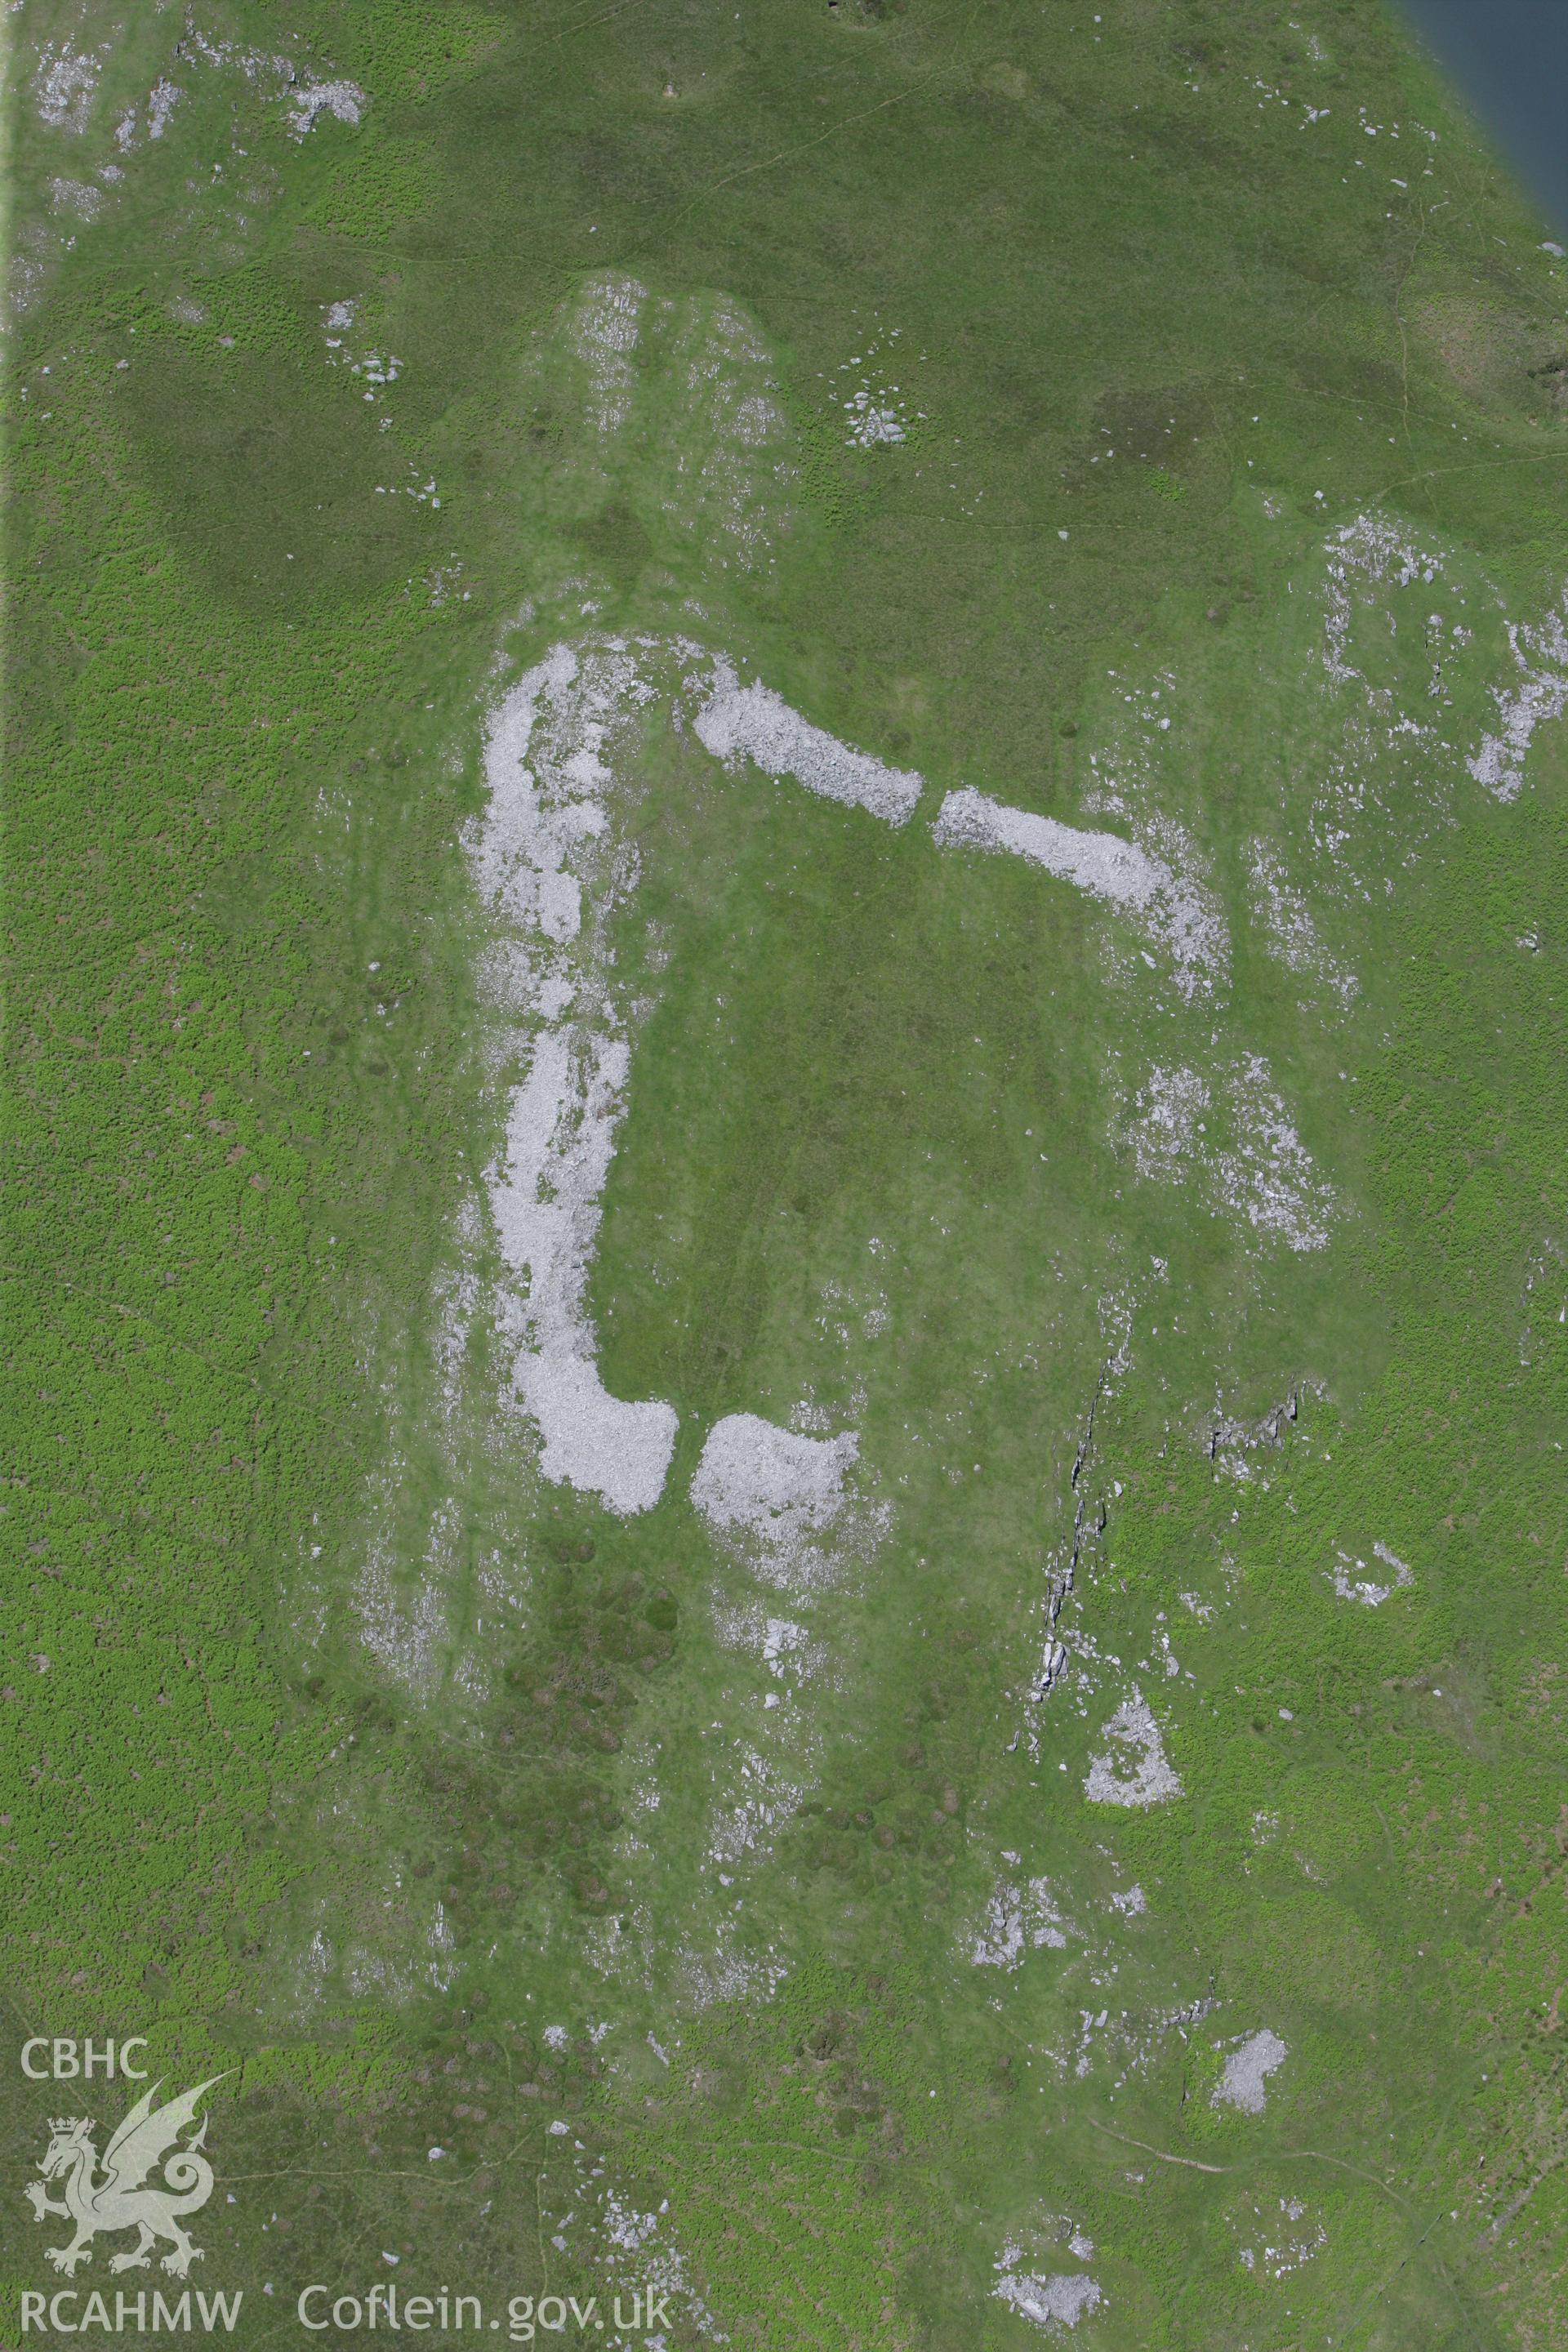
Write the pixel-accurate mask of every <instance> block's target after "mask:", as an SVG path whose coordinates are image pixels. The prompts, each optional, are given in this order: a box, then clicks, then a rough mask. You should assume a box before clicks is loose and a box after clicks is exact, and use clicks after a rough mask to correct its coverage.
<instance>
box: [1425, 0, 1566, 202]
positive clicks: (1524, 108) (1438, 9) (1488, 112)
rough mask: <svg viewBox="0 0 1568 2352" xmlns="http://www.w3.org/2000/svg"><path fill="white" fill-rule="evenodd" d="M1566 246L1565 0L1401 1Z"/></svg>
mask: <svg viewBox="0 0 1568 2352" xmlns="http://www.w3.org/2000/svg"><path fill="white" fill-rule="evenodd" d="M1401 5H1402V7H1403V10H1404V14H1405V17H1406V19H1407V20H1408V21H1409V22H1410V23H1411V24H1412V25H1413V26H1414V27H1415V31H1416V33H1417V35H1418V36H1419V37H1420V38H1421V40H1422V41H1423V42H1424V43H1425V44H1426V47H1427V48H1429V49H1430V50H1431V51H1432V53H1433V55H1434V56H1435V57H1436V58H1438V59H1439V60H1440V62H1441V63H1442V64H1443V65H1444V66H1445V67H1446V68H1447V71H1448V73H1449V75H1450V77H1451V79H1453V80H1455V81H1456V82H1457V83H1458V86H1459V88H1460V89H1461V91H1462V92H1463V95H1464V97H1465V99H1466V100H1467V101H1468V104H1469V106H1470V108H1471V109H1472V110H1473V111H1474V113H1475V114H1476V115H1477V116H1478V117H1479V120H1480V121H1481V122H1482V123H1483V124H1484V125H1485V127H1486V128H1487V129H1488V130H1489V131H1490V132H1491V133H1492V136H1493V138H1494V139H1495V140H1496V142H1497V143H1498V145H1499V147H1500V149H1501V151H1502V152H1503V154H1504V156H1505V157H1506V158H1507V160H1508V162H1509V163H1511V164H1512V166H1513V168H1514V170H1515V172H1516V173H1518V174H1519V177H1520V178H1521V180H1522V181H1523V183H1524V184H1525V186H1526V187H1527V188H1528V189H1529V190H1530V191H1531V194H1532V195H1533V196H1534V197H1535V199H1536V201H1537V203H1538V204H1540V205H1542V207H1543V209H1544V210H1545V212H1546V213H1547V215H1549V217H1550V219H1551V221H1552V226H1553V228H1554V230H1555V231H1556V233H1557V234H1559V235H1560V236H1563V242H1564V243H1568V0H1401Z"/></svg>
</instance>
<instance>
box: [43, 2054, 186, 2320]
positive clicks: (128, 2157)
mask: <svg viewBox="0 0 1568 2352" xmlns="http://www.w3.org/2000/svg"><path fill="white" fill-rule="evenodd" d="M223 2079H224V2078H223V2076H222V2075H221V2074H214V2075H213V2076H212V2077H211V2079H210V2080H209V2081H207V2082H205V2083H198V2084H197V2085H196V2087H195V2090H194V2091H186V2092H185V2093H184V2095H183V2096H181V2097H180V2098H177V2099H169V2100H167V2101H165V2103H164V2105H163V2106H161V2107H158V2108H154V2107H153V2099H154V2097H155V2096H156V2095H157V2092H158V2088H159V2085H158V2084H156V2083H154V2084H153V2087H152V2089H151V2090H149V2091H144V2092H143V2093H142V2096H141V2097H140V2098H139V2099H138V2100H137V2102H136V2105H134V2106H133V2107H132V2110H131V2112H130V2114H129V2115H128V2116H126V2117H125V2119H124V2121H123V2122H122V2123H121V2125H120V2126H118V2127H117V2129H116V2131H115V2134H114V2137H113V2138H112V2139H111V2140H110V2143H109V2146H108V2147H106V2148H105V2149H104V2151H103V2168H102V2170H101V2172H100V2169H99V2156H98V2150H97V2148H96V2147H94V2146H93V2144H92V2135H93V2133H94V2131H95V2130H96V2129H97V2126H96V2125H95V2124H94V2122H93V2120H92V2117H91V2116H56V2117H55V2118H54V2120H53V2121H52V2122H51V2124H50V2126H49V2144H48V2147H47V2148H46V2149H45V2150H44V2154H43V2158H42V2161H41V2162H40V2164H39V2166H38V2173H39V2178H38V2179H37V2180H29V2181H28V2183H27V2185H26V2189H24V2190H23V2192H22V2194H23V2195H24V2196H25V2197H26V2200H27V2202H28V2203H29V2204H30V2205H31V2207H32V2209H33V2212H34V2216H35V2218H36V2219H37V2220H38V2221H42V2220H43V2219H44V2217H45V2215H46V2214H47V2213H58V2214H59V2215H60V2216H61V2217H62V2218H63V2219H64V2220H66V2221H74V2222H75V2223H76V2236H75V2237H74V2238H73V2239H72V2240H71V2242H70V2243H69V2245H68V2246H47V2247H46V2248H45V2249H44V2252H45V2255H46V2257H47V2260H48V2261H49V2262H51V2263H53V2264H54V2266H55V2268H56V2270H58V2271H64V2272H65V2273H66V2274H67V2276H70V2275H71V2274H72V2273H74V2272H75V2271H76V2270H77V2269H78V2268H79V2265H80V2264H81V2263H85V2262H88V2261H89V2260H90V2259H91V2254H92V2241H93V2240H94V2238H96V2237H97V2236H98V2234H99V2232H100V2231H105V2232H107V2233H109V2234H110V2235H112V2234H113V2232H114V2231H117V2230H136V2231H140V2233H141V2234H140V2236H139V2237H138V2239H137V2242H136V2243H135V2245H134V2246H132V2248H131V2251H130V2252H129V2253H123V2254H113V2255H111V2256H110V2263H109V2267H110V2270H111V2271H135V2270H145V2269H146V2268H147V2266H148V2264H149V2263H150V2262H151V2260H152V2254H153V2246H154V2245H155V2244H156V2243H157V2242H158V2240H159V2239H160V2238H166V2239H167V2240H168V2241H169V2243H170V2245H171V2246H172V2247H173V2248H174V2252H172V2253H167V2254H165V2255H164V2256H163V2268H164V2269H165V2270H166V2271H172V2272H173V2273H174V2276H175V2277H176V2278H184V2275H185V2273H186V2272H187V2271H188V2270H189V2269H190V2267H191V2264H192V2263H195V2262H200V2260H201V2259H202V2250H201V2248H200V2246H193V2245H192V2243H191V2242H190V2239H189V2238H188V2237H187V2235H186V2233H185V2231H184V2229H183V2228H182V2226H181V2223H182V2219H183V2217H184V2215H185V2214H187V2213H195V2212H199V2211H200V2210H201V2208H202V2207H203V2206H204V2205H205V2203H206V2201H207V2199H208V2198H209V2197H210V2196H211V2195H212V2192H213V2168H212V2166H211V2165H210V2164H209V2163H208V2162H207V2160H206V2158H205V2156H202V2155H201V2154H199V2153H198V2151H199V2149H200V2147H201V2145H202V2142H203V2141H204V2140H205V2137H206V2134H207V2118H206V2116H203V2117H202V2121H201V2127H200V2129H199V2130H198V2131H197V2132H196V2133H195V2137H193V2138H192V2139H190V2140H188V2141H187V2142H186V2144H185V2146H184V2147H176V2146H175V2142H176V2140H177V2138H178V2137H179V2135H180V2133H181V2132H183V2131H184V2128H185V2126H186V2125H187V2124H188V2123H190V2122H191V2121H192V2119H193V2117H194V2116H195V2111H196V2107H197V2105H198V2104H199V2102H200V2101H201V2100H202V2099H203V2098H204V2097H205V2095H206V2093H207V2092H208V2091H210V2090H211V2089H212V2087H213V2084H215V2083H221V2082H222V2081H223ZM158 2165H162V2167H163V2184H162V2185H161V2186H157V2187H152V2188H149V2187H147V2186H146V2185H145V2183H146V2180H147V2176H148V2174H149V2173H150V2172H152V2171H153V2168H155V2167H156V2166H158ZM59 2179H63V2180H64V2183H65V2194H64V2198H63V2200H62V2201H59V2202H57V2201H56V2200H54V2199H53V2198H51V2197H50V2196H49V2194H48V2192H47V2189H46V2188H45V2185H44V2184H45V2182H47V2181H50V2180H59Z"/></svg>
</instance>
